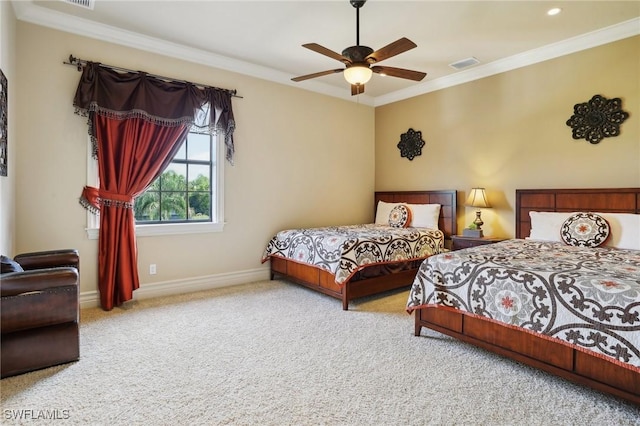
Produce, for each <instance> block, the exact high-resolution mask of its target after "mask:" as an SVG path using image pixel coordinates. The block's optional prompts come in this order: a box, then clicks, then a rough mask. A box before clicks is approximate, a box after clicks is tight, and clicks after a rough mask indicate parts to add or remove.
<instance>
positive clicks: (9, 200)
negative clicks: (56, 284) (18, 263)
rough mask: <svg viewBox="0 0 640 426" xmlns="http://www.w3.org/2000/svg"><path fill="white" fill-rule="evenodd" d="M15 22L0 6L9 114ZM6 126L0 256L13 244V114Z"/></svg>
mask: <svg viewBox="0 0 640 426" xmlns="http://www.w3.org/2000/svg"><path fill="white" fill-rule="evenodd" d="M15 39H16V18H15V15H14V14H13V8H12V7H11V3H9V2H8V1H2V2H0V69H2V72H3V73H4V75H5V77H6V78H7V82H8V84H9V86H10V87H9V88H8V93H9V97H8V102H9V111H13V110H14V109H15V108H14V106H15V104H16V93H17V92H16V91H15V89H14V84H13V83H14V79H15V75H16V72H15V62H16V59H15V58H16V43H15ZM8 119H9V122H8V123H7V126H8V130H9V138H8V143H9V146H10V148H9V150H8V154H9V158H8V160H9V161H8V165H9V167H8V173H7V176H0V253H2V254H6V255H11V254H12V253H13V247H14V243H15V232H14V226H13V225H14V218H15V216H14V215H15V209H14V206H15V188H16V184H15V182H16V179H15V176H16V173H15V167H14V166H15V158H16V155H15V152H16V150H15V148H14V140H15V138H14V136H15V132H14V129H15V124H16V121H17V120H16V117H15V115H14V114H13V112H11V113H9V114H8Z"/></svg>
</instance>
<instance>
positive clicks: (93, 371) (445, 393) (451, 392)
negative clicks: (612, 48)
mask: <svg viewBox="0 0 640 426" xmlns="http://www.w3.org/2000/svg"><path fill="white" fill-rule="evenodd" d="M406 297H407V291H401V292H395V293H391V294H387V295H385V297H373V298H368V299H363V300H361V301H359V302H356V303H352V307H351V309H350V310H349V311H346V312H345V311H342V309H341V305H340V302H339V301H338V300H335V299H332V298H329V297H326V296H323V295H319V294H316V293H314V292H311V291H310V290H307V289H304V288H301V287H298V286H295V285H293V284H289V283H287V282H284V281H267V282H259V283H255V284H250V285H242V286H236V287H229V288H224V289H218V290H212V291H206V292H200V293H196V294H191V295H184V296H179V297H167V298H162V299H155V300H143V301H134V302H131V303H130V304H129V305H127V306H126V307H125V308H117V309H114V310H113V311H112V312H108V313H107V312H103V311H101V310H99V309H89V310H84V311H83V312H82V314H81V317H82V318H81V319H82V320H81V323H82V324H81V348H80V350H81V360H80V361H79V362H77V363H72V364H68V365H65V366H59V367H53V368H49V369H46V370H41V371H38V372H33V373H29V374H25V375H21V376H17V377H13V378H8V379H4V380H2V381H1V385H2V420H0V423H2V424H3V425H5V424H28V425H33V424H38V425H43V424H56V425H62V424H80V425H138V424H140V425H219V424H220V425H223V424H234V425H235V424H237V425H421V424H447V425H450V424H460V425H560V424H576V425H577V424H580V425H631V424H640V409H638V408H637V407H634V406H632V405H629V404H626V403H623V402H621V401H619V400H616V399H614V398H612V397H609V396H606V395H603V394H600V393H598V392H595V391H591V390H588V389H585V388H582V387H579V386H577V385H573V384H571V383H568V382H566V381H564V380H562V379H559V378H556V377H553V376H550V375H548V374H546V373H542V372H539V371H537V370H534V369H532V368H529V367H525V366H522V365H520V364H518V363H515V362H512V361H510V360H506V359H504V358H501V357H498V356H495V355H493V354H490V353H488V352H485V351H483V350H480V349H476V348H474V347H471V346H469V345H466V344H463V343H461V342H458V341H455V340H453V339H450V338H448V337H445V336H443V335H441V334H438V333H435V332H432V331H426V330H423V335H422V336H421V337H415V336H413V317H412V316H409V315H408V314H407V313H406V312H405V311H404V306H405V302H406ZM19 416H23V417H24V416H27V417H31V418H29V419H26V420H22V421H20V420H17V419H16V417H19ZM46 416H54V417H58V418H59V420H50V421H48V420H44V419H42V417H46ZM33 417H40V418H39V419H35V420H34V419H33Z"/></svg>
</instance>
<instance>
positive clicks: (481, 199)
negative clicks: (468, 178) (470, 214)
mask: <svg viewBox="0 0 640 426" xmlns="http://www.w3.org/2000/svg"><path fill="white" fill-rule="evenodd" d="M465 204H466V205H467V206H469V207H483V208H487V207H491V205H490V204H489V201H487V194H486V193H485V192H484V188H472V189H471V193H470V194H469V197H468V198H467V202H466V203H465Z"/></svg>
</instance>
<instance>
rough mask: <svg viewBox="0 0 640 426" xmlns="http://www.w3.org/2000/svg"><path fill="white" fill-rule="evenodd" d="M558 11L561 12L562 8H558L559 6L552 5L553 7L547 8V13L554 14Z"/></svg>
mask: <svg viewBox="0 0 640 426" xmlns="http://www.w3.org/2000/svg"><path fill="white" fill-rule="evenodd" d="M560 12H562V9H560V8H559V7H554V8H553V9H549V10H547V15H549V16H555V15H557V14H559V13H560Z"/></svg>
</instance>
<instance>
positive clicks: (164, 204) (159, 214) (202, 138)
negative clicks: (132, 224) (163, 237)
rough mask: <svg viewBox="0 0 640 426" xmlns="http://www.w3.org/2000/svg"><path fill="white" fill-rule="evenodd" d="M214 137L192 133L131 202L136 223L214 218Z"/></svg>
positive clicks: (201, 220) (195, 220) (193, 220)
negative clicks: (133, 201) (160, 171)
mask: <svg viewBox="0 0 640 426" xmlns="http://www.w3.org/2000/svg"><path fill="white" fill-rule="evenodd" d="M214 140H215V138H214V137H213V136H211V135H208V134H204V133H196V132H191V133H189V135H188V136H187V139H186V140H185V141H184V142H183V144H182V146H181V147H180V150H179V151H178V152H177V153H176V155H175V157H174V158H173V160H172V162H171V163H170V164H169V166H168V167H167V168H166V169H165V171H164V172H163V173H162V175H160V176H159V177H158V178H157V179H156V180H155V181H154V182H153V183H152V184H151V186H149V188H147V190H146V191H145V192H144V193H142V194H140V195H139V196H138V197H137V198H136V199H135V203H134V212H135V218H136V223H138V224H150V223H179V222H212V221H215V220H216V218H215V217H214V216H215V209H214V208H213V207H214V206H213V205H212V200H214V204H215V192H214V191H213V190H212V189H215V181H214V180H213V179H214V178H215V176H216V174H215V166H216V159H215V153H216V150H215V145H214Z"/></svg>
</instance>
